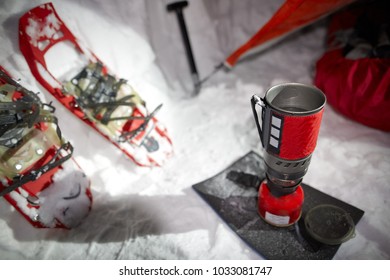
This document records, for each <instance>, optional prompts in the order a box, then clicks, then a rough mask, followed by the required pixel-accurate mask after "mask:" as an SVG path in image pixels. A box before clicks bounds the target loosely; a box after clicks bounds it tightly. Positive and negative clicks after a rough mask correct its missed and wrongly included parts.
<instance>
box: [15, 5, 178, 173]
mask: <svg viewBox="0 0 390 280" xmlns="http://www.w3.org/2000/svg"><path fill="white" fill-rule="evenodd" d="M60 43H62V44H65V43H68V44H69V43H70V44H71V45H72V46H74V48H75V50H76V51H77V55H78V56H79V59H78V60H77V61H76V62H75V63H74V67H73V66H72V67H70V68H72V69H71V70H69V71H67V72H66V74H64V75H62V77H56V76H55V74H53V72H52V71H50V69H48V67H47V63H46V60H45V55H46V54H47V52H48V50H49V49H51V48H52V47H53V46H54V45H56V44H60ZM19 44H20V49H21V51H22V53H23V55H24V56H25V58H26V60H27V63H28V64H29V66H30V69H31V72H32V73H33V75H34V76H35V78H36V79H37V80H38V81H39V82H40V83H41V84H42V85H43V86H44V87H45V88H46V89H47V90H48V91H49V92H50V93H51V94H52V95H54V96H55V98H56V99H57V100H58V101H60V102H61V103H62V104H63V105H64V106H65V107H67V108H68V109H69V110H70V111H71V112H72V113H73V114H75V115H76V116H77V117H79V118H80V119H81V120H83V121H84V122H85V123H87V124H88V125H90V126H92V127H93V128H94V129H96V130H97V131H98V132H99V133H100V134H101V135H103V136H104V137H105V138H107V139H108V140H109V141H110V142H112V143H113V144H114V145H115V146H117V147H118V148H119V149H120V150H122V151H123V152H124V153H125V154H126V155H127V156H128V157H130V158H131V159H132V160H133V161H134V162H135V163H136V164H138V165H140V166H160V165H162V164H163V162H164V161H165V160H166V159H167V158H168V157H169V156H170V155H171V154H172V143H171V140H170V138H169V136H168V135H167V130H166V128H165V127H164V126H163V125H162V124H161V123H160V122H159V121H158V120H157V119H156V117H155V114H156V113H157V111H158V110H159V109H160V107H161V105H160V106H158V107H157V108H156V109H154V110H153V111H152V112H149V111H148V110H147V108H146V104H145V102H144V101H143V100H142V99H141V98H140V96H139V95H138V93H137V92H136V91H135V90H134V89H133V88H132V87H131V86H130V85H129V84H128V82H127V81H126V80H124V79H117V78H116V77H115V76H114V75H112V74H111V73H109V71H108V69H107V67H106V66H105V65H104V63H103V62H101V61H100V60H99V59H98V58H97V56H96V55H95V54H94V53H92V52H91V51H90V50H89V49H87V48H85V47H83V46H82V45H81V43H80V41H79V40H78V39H76V37H75V36H74V35H73V34H72V32H71V31H70V30H69V29H68V28H67V27H66V25H65V24H64V22H63V21H62V20H61V19H60V18H59V16H58V14H57V13H56V11H55V10H54V7H53V5H52V4H51V3H47V4H43V5H41V6H39V7H36V8H34V9H32V10H30V11H29V12H27V13H26V14H24V15H23V16H22V17H21V18H20V24H19ZM61 55H63V53H61ZM59 66H60V65H59Z"/></svg>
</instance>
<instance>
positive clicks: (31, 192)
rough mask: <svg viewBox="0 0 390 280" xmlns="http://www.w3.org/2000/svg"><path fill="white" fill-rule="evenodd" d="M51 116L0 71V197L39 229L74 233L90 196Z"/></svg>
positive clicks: (44, 106) (69, 147) (87, 208)
mask: <svg viewBox="0 0 390 280" xmlns="http://www.w3.org/2000/svg"><path fill="white" fill-rule="evenodd" d="M53 112H54V107H53V106H52V105H51V104H45V103H42V102H41V100H40V99H39V97H38V96H37V94H36V93H34V92H32V91H29V90H27V89H26V88H24V87H23V86H21V85H20V84H19V83H18V82H16V81H15V80H13V79H12V78H11V77H10V76H9V75H8V73H7V72H6V71H5V70H4V69H3V68H2V67H0V196H2V197H4V198H5V199H6V200H7V201H8V202H9V203H10V204H12V205H13V206H14V207H15V208H16V209H17V210H18V211H19V212H20V213H21V214H22V215H23V216H24V217H25V218H26V219H27V220H28V221H29V222H30V223H31V224H32V225H33V226H35V227H39V228H68V229H70V228H73V227H75V226H77V225H78V224H79V223H80V222H81V221H82V220H83V219H84V218H85V217H86V216H87V214H88V213H89V211H90V209H91V204H92V195H91V191H90V182H89V180H88V179H87V178H86V176H85V174H84V173H83V172H82V170H81V169H80V168H79V166H78V165H77V163H76V162H75V161H74V160H73V159H72V152H73V147H72V145H71V144H70V143H69V142H66V141H65V140H64V139H63V138H62V135H61V130H60V128H59V127H58V125H57V119H56V117H55V116H54V115H53Z"/></svg>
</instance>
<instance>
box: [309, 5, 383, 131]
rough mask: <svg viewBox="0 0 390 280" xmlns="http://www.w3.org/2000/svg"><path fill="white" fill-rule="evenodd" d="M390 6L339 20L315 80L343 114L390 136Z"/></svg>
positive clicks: (345, 15) (369, 7) (331, 31)
mask: <svg viewBox="0 0 390 280" xmlns="http://www.w3.org/2000/svg"><path fill="white" fill-rule="evenodd" d="M384 6H387V7H384ZM388 6H389V4H387V3H385V2H383V3H382V4H379V5H378V3H376V4H375V5H374V4H371V5H366V6H365V7H358V8H356V7H355V8H353V9H349V10H346V11H343V12H341V13H338V14H337V15H335V16H334V17H333V19H332V21H331V23H330V26H329V30H328V47H329V49H328V51H327V52H326V53H325V54H324V55H323V56H322V57H321V58H320V59H319V60H318V62H317V65H316V76H315V85H316V86H317V87H318V88H320V89H321V90H322V91H323V92H324V93H325V94H326V96H327V101H328V103H329V104H331V105H332V106H333V107H334V108H335V109H337V110H338V111H339V112H340V113H342V114H343V115H345V116H347V117H349V118H351V119H353V120H355V121H358V122H360V123H362V124H364V125H367V126H370V127H374V128H377V129H381V130H384V131H390V56H389V54H390V51H389V50H390V40H389V38H390V36H389V33H390V32H389V31H390V23H389V18H388V15H386V12H387V11H388V10H389V9H388Z"/></svg>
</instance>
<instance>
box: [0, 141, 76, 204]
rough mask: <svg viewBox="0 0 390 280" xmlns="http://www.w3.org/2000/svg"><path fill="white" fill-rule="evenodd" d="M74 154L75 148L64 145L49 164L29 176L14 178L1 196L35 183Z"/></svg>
mask: <svg viewBox="0 0 390 280" xmlns="http://www.w3.org/2000/svg"><path fill="white" fill-rule="evenodd" d="M63 151H65V152H67V154H66V155H62V153H63ZM72 154H73V146H72V145H71V144H70V143H69V142H67V143H64V144H62V145H61V147H60V148H59V149H58V150H57V151H56V153H55V155H54V156H53V158H52V159H51V160H50V161H49V162H48V163H47V164H45V165H43V166H41V167H40V168H38V169H35V170H32V171H30V172H28V173H27V174H24V175H19V176H16V177H14V178H13V183H12V184H11V185H9V186H8V187H6V188H4V189H3V190H1V191H0V196H4V195H6V194H8V193H10V192H12V191H14V190H16V189H17V188H19V187H21V186H23V185H24V184H26V183H28V182H31V181H35V180H36V179H38V178H39V177H40V176H41V175H42V174H43V173H46V172H48V171H50V170H52V169H53V168H55V167H57V166H59V165H61V164H63V163H64V162H65V161H67V160H68V159H70V158H71V156H72Z"/></svg>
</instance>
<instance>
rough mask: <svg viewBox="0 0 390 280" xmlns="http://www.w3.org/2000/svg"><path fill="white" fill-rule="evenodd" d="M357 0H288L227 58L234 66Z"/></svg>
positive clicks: (227, 65)
mask: <svg viewBox="0 0 390 280" xmlns="http://www.w3.org/2000/svg"><path fill="white" fill-rule="evenodd" d="M354 1H355V0H287V1H286V2H284V4H283V5H282V6H281V7H280V8H279V10H278V11H277V12H276V13H275V14H274V15H273V17H272V18H271V19H270V20H269V21H268V22H267V23H266V24H265V25H264V26H263V27H262V28H261V29H260V30H259V31H258V32H257V33H256V34H255V35H254V36H253V37H252V38H250V39H249V41H247V42H246V43H245V44H243V45H242V46H240V47H239V48H238V49H237V50H236V51H234V52H233V53H232V54H231V55H229V57H228V58H227V59H226V60H225V62H224V64H225V66H226V67H228V68H232V67H233V66H234V65H235V64H236V63H237V62H238V61H239V60H241V59H242V58H244V57H246V56H248V55H250V54H253V53H256V52H259V51H261V50H263V49H265V48H267V47H268V46H269V45H271V44H272V43H274V42H276V41H278V40H280V39H281V38H283V37H284V36H286V35H288V34H289V33H291V32H293V31H295V30H297V29H299V28H301V27H304V26H307V25H309V24H311V23H313V22H315V21H316V20H318V19H320V18H322V17H324V16H327V15H329V14H331V13H333V12H335V11H336V10H338V9H340V8H342V7H344V6H346V5H348V4H350V3H352V2H354Z"/></svg>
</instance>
